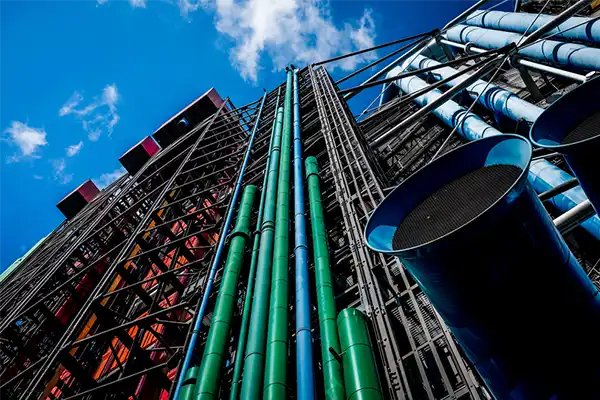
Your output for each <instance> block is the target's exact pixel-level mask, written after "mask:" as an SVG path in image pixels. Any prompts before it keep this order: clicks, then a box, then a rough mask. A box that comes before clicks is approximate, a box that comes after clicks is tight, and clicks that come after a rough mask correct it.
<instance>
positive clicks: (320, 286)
mask: <svg viewBox="0 0 600 400" xmlns="http://www.w3.org/2000/svg"><path fill="white" fill-rule="evenodd" d="M306 180H307V186H308V198H309V202H310V222H311V226H312V238H313V252H314V257H313V258H314V262H315V286H316V288H317V312H318V315H319V332H320V334H321V358H322V368H323V383H324V385H325V398H326V399H327V400H342V399H345V396H344V379H343V375H342V365H341V363H340V362H339V361H338V360H337V359H336V358H335V356H334V355H333V354H332V352H331V351H330V349H333V351H334V353H335V354H340V353H341V352H342V350H341V348H340V338H339V336H338V331H337V326H336V314H337V312H336V307H335V295H334V291H333V277H332V275H331V264H330V261H329V249H328V246H327V238H328V235H327V229H326V227H325V212H324V211H323V201H322V199H321V187H320V182H319V181H320V178H319V166H318V164H317V159H316V158H315V157H308V158H307V159H306Z"/></svg>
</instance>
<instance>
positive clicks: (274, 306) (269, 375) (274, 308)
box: [254, 69, 293, 400]
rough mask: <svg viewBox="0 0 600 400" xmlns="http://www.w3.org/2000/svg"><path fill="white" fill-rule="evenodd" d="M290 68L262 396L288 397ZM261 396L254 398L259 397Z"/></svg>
mask: <svg viewBox="0 0 600 400" xmlns="http://www.w3.org/2000/svg"><path fill="white" fill-rule="evenodd" d="M292 78H293V72H292V70H290V69H288V71H287V83H286V87H285V97H284V102H283V136H282V138H281V163H280V166H279V177H278V182H277V214H276V219H275V248H274V250H273V274H272V277H271V304H270V309H269V323H268V325H267V326H268V331H267V349H266V362H265V378H264V389H263V399H265V400H269V399H284V398H286V397H287V362H288V360H287V353H288V343H287V340H288V306H289V292H288V285H289V281H288V267H289V265H288V264H289V259H290V254H289V253H290V252H289V228H290V216H289V213H290V161H291V160H290V159H291V157H290V156H291V154H290V153H291V152H290V147H291V144H292V80H293V79H292ZM263 329H264V328H263ZM256 398H258V397H254V399H256Z"/></svg>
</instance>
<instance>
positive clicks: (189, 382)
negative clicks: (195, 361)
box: [116, 358, 199, 399]
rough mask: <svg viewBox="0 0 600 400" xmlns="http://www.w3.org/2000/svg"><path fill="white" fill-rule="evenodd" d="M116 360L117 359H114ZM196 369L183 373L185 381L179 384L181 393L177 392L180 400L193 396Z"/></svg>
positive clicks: (189, 369)
mask: <svg viewBox="0 0 600 400" xmlns="http://www.w3.org/2000/svg"><path fill="white" fill-rule="evenodd" d="M116 360H118V358H116ZM198 370H199V368H198V367H191V368H188V370H187V372H186V373H185V379H184V380H183V383H182V384H181V391H180V392H179V398H180V399H191V398H192V397H193V396H194V390H195V389H196V376H197V375H198Z"/></svg>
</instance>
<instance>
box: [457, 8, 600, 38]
mask: <svg viewBox="0 0 600 400" xmlns="http://www.w3.org/2000/svg"><path fill="white" fill-rule="evenodd" d="M555 17H556V16H555V15H547V14H528V13H514V12H505V11H496V10H477V11H475V12H474V13H473V14H471V15H470V16H469V17H468V18H467V19H466V20H465V21H464V23H465V24H467V25H471V26H480V27H482V28H489V29H497V30H501V31H510V32H519V33H524V32H528V33H532V32H534V31H536V30H537V29H539V28H541V27H542V26H544V25H546V24H547V23H548V22H550V21H551V20H553V19H554V18H555ZM546 35H547V36H550V35H553V37H555V38H557V39H564V40H567V41H568V40H580V41H584V42H590V43H600V23H599V22H598V19H593V18H588V17H571V18H569V19H568V20H566V21H565V22H563V23H562V24H560V25H559V26H558V27H556V28H554V29H552V30H551V31H550V32H548V33H547V34H546Z"/></svg>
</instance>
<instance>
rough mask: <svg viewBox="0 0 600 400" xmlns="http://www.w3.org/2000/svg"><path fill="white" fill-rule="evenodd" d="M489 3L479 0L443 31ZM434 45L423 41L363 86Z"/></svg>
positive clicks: (431, 41) (432, 42) (348, 96)
mask: <svg viewBox="0 0 600 400" xmlns="http://www.w3.org/2000/svg"><path fill="white" fill-rule="evenodd" d="M489 1H490V0H479V1H478V2H477V3H475V4H473V5H472V6H471V7H469V8H468V9H466V10H465V11H463V12H462V13H460V14H459V15H458V16H457V17H456V18H454V19H453V20H451V21H450V22H448V23H447V24H446V25H444V27H443V28H442V31H445V30H447V29H449V28H450V27H452V26H454V25H456V24H457V23H458V22H460V21H462V20H463V19H465V18H466V17H467V16H469V15H470V14H471V13H472V12H473V11H475V10H477V9H479V7H481V6H483V5H484V4H486V3H488V2H489ZM434 44H436V41H435V39H431V40H423V41H422V42H420V43H419V44H417V45H416V46H415V47H413V48H412V49H410V50H408V51H407V52H406V53H404V54H402V55H401V56H400V57H398V58H396V59H395V60H394V61H392V62H391V63H389V64H388V65H386V66H385V67H384V68H382V69H381V70H380V71H377V72H376V73H374V74H373V75H371V77H369V78H368V79H367V80H365V81H364V82H363V83H361V86H362V85H364V84H365V83H370V82H372V81H375V80H377V79H378V78H379V77H380V76H383V75H384V74H387V73H388V72H389V71H390V70H391V69H392V68H394V67H395V66H396V65H398V64H400V63H403V62H405V61H407V60H408V59H409V57H412V56H414V55H415V54H419V53H420V52H421V51H423V49H425V48H426V47H429V46H432V45H434ZM358 93H360V91H358V92H350V93H347V94H345V95H344V100H346V101H348V100H350V99H351V98H352V97H354V96H356V95H357V94H358Z"/></svg>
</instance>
